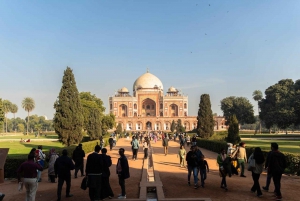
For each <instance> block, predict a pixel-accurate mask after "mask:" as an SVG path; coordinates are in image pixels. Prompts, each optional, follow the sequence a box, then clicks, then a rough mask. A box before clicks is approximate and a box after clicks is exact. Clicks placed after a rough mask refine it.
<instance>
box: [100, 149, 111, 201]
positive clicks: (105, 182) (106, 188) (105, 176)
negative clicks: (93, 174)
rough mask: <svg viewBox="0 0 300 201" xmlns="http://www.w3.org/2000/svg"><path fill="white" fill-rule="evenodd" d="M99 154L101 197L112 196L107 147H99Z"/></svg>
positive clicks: (109, 158) (109, 159)
mask: <svg viewBox="0 0 300 201" xmlns="http://www.w3.org/2000/svg"><path fill="white" fill-rule="evenodd" d="M101 156H102V159H103V171H102V194H101V197H102V198H107V197H108V198H109V199H111V198H113V197H114V193H113V191H112V189H111V187H110V183H109V177H110V170H109V167H110V166H111V165H112V161H111V157H110V156H109V155H107V149H106V148H103V149H101Z"/></svg>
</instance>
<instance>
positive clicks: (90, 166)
mask: <svg viewBox="0 0 300 201" xmlns="http://www.w3.org/2000/svg"><path fill="white" fill-rule="evenodd" d="M100 149H101V147H100V146H99V145H96V146H95V149H94V150H95V151H94V152H93V153H91V154H90V155H89V156H88V157H87V161H86V167H85V173H86V175H87V176H88V187H89V196H90V199H91V201H94V200H102V199H103V198H102V195H101V189H102V173H103V158H102V156H101V155H100V154H99V151H100Z"/></svg>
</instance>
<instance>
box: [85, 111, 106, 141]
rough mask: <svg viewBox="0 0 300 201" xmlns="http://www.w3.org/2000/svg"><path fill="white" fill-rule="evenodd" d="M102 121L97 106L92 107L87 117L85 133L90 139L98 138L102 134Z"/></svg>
mask: <svg viewBox="0 0 300 201" xmlns="http://www.w3.org/2000/svg"><path fill="white" fill-rule="evenodd" d="M101 127H102V122H101V118H100V112H99V110H98V109H97V108H93V109H92V110H91V112H90V115H89V117H88V125H87V133H88V135H89V136H90V139H91V140H96V139H99V138H100V136H102V128H101Z"/></svg>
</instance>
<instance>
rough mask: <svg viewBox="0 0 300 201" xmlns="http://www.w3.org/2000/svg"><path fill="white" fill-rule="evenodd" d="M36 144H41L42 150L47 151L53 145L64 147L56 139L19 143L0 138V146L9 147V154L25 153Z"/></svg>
mask: <svg viewBox="0 0 300 201" xmlns="http://www.w3.org/2000/svg"><path fill="white" fill-rule="evenodd" d="M38 145H42V146H43V151H49V149H51V148H55V147H64V146H63V145H62V144H61V143H60V142H58V141H33V142H32V141H31V142H26V143H21V142H19V141H1V140H0V147H1V148H9V152H8V154H9V155H15V156H17V155H24V154H25V155H26V154H28V153H29V152H30V150H31V149H32V148H37V147H38Z"/></svg>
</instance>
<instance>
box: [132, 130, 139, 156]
mask: <svg viewBox="0 0 300 201" xmlns="http://www.w3.org/2000/svg"><path fill="white" fill-rule="evenodd" d="M131 146H132V159H133V160H134V161H135V160H136V159H137V153H138V150H139V141H138V140H137V139H136V137H135V136H133V137H132V141H131Z"/></svg>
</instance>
